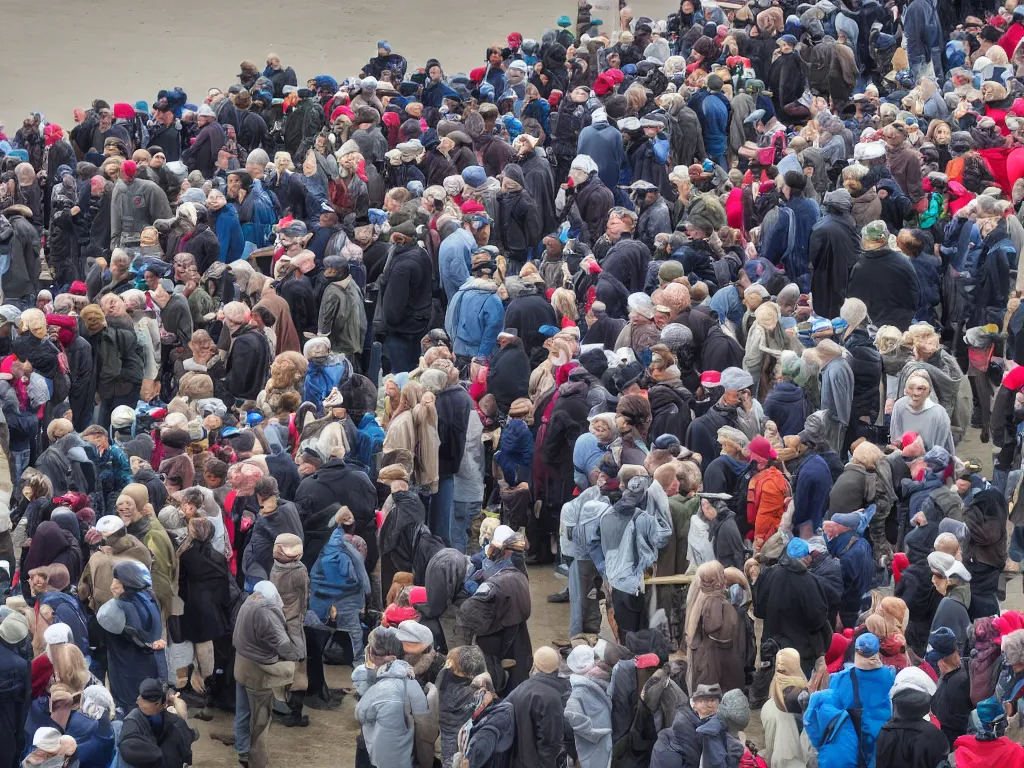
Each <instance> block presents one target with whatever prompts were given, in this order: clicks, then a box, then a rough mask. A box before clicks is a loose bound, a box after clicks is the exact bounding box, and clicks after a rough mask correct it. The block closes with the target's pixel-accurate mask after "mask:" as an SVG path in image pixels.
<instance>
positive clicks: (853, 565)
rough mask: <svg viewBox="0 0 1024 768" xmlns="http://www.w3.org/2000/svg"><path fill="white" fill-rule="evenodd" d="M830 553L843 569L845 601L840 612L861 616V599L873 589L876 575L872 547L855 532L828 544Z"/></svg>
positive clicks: (849, 532)
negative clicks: (872, 584)
mask: <svg viewBox="0 0 1024 768" xmlns="http://www.w3.org/2000/svg"><path fill="white" fill-rule="evenodd" d="M827 546H828V553H829V554H830V555H832V556H833V557H835V558H836V559H838V560H839V564H840V565H841V566H842V568H843V599H842V602H841V603H840V606H839V612H840V613H843V614H846V613H849V614H855V613H856V614H859V613H860V604H861V599H862V598H863V596H864V595H865V593H867V592H868V591H869V590H870V589H871V579H872V577H873V576H874V573H875V565H874V561H873V560H872V557H871V545H870V544H869V543H868V541H867V539H865V538H863V537H861V536H859V535H858V534H857V533H856V532H855V531H847V532H846V533H842V534H840V535H839V536H836V537H835V538H834V539H829V541H828V542H827Z"/></svg>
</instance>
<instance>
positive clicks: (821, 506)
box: [783, 453, 832, 647]
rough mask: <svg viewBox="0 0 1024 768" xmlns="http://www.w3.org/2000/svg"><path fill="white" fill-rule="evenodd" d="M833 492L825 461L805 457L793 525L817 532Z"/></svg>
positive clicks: (798, 475)
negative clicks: (808, 525) (805, 524)
mask: <svg viewBox="0 0 1024 768" xmlns="http://www.w3.org/2000/svg"><path fill="white" fill-rule="evenodd" d="M790 471H791V472H792V468H790ZM831 490H832V473H831V472H830V471H829V467H828V464H827V463H826V461H825V459H823V458H822V457H821V456H819V455H818V454H815V453H812V454H807V455H805V457H804V459H803V461H801V462H800V464H799V466H798V468H797V469H796V473H795V475H794V477H793V510H794V511H793V525H794V526H799V525H802V524H803V523H804V522H806V521H811V522H812V523H813V525H812V527H813V528H814V529H815V530H817V529H818V528H819V527H820V526H821V518H822V515H823V514H824V512H825V510H826V509H827V508H828V494H829V493H830V492H831ZM783 647H784V646H783Z"/></svg>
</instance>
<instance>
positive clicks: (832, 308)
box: [808, 209, 860, 317]
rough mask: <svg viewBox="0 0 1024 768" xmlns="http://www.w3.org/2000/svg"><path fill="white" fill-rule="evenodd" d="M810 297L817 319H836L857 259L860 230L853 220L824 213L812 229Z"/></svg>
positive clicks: (827, 212)
mask: <svg viewBox="0 0 1024 768" xmlns="http://www.w3.org/2000/svg"><path fill="white" fill-rule="evenodd" d="M808 254H809V255H810V261H809V265H810V268H811V293H812V294H813V296H814V304H815V307H814V311H815V312H816V313H818V315H819V316H820V317H838V316H839V309H840V307H842V306H843V301H845V299H846V292H847V286H848V285H849V282H850V269H851V267H852V266H853V265H854V264H856V263H857V259H858V257H859V256H860V230H859V229H858V227H857V224H856V223H855V222H854V220H853V217H852V216H851V215H850V214H848V213H845V214H837V213H833V212H831V211H828V210H827V209H826V213H825V216H823V217H822V218H821V220H820V221H818V223H816V224H815V225H814V226H813V227H812V229H811V239H810V241H809V244H808Z"/></svg>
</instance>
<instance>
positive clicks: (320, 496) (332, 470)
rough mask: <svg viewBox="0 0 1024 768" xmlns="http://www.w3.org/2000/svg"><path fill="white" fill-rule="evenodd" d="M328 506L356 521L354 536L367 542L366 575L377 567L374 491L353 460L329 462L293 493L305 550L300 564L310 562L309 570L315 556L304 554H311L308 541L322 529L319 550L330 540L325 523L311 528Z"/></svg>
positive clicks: (332, 460)
mask: <svg viewBox="0 0 1024 768" xmlns="http://www.w3.org/2000/svg"><path fill="white" fill-rule="evenodd" d="M331 505H341V506H345V507H348V508H349V509H350V510H352V516H353V517H354V518H355V521H356V530H355V532H356V533H357V534H358V535H359V536H362V537H363V539H365V540H366V570H367V572H368V573H369V572H370V571H372V570H373V569H374V567H375V566H376V565H377V552H378V550H377V513H376V509H377V491H376V489H375V488H374V486H373V483H372V482H371V481H370V478H369V477H368V476H367V474H366V471H365V470H364V469H363V468H362V467H361V466H360V464H359V463H358V462H356V461H354V460H352V459H331V460H330V461H328V462H327V463H326V464H324V465H323V466H322V467H320V469H318V470H317V471H316V472H314V473H313V474H311V475H309V477H306V478H303V480H302V482H301V483H299V489H298V490H297V491H296V492H295V506H296V508H298V510H299V518H300V519H301V520H302V525H303V530H304V531H305V535H306V546H307V550H306V551H304V552H303V558H302V561H303V562H304V563H305V562H306V561H307V560H309V567H312V564H313V563H315V562H316V555H314V556H313V557H312V559H310V558H308V557H307V554H310V549H311V544H312V541H311V538H313V537H315V536H316V531H317V530H320V529H321V528H322V529H323V530H321V531H320V532H321V533H326V538H323V537H322V536H321V538H322V541H320V542H319V547H320V549H322V548H323V545H324V543H325V542H326V541H327V538H330V529H329V527H328V525H329V524H328V523H327V521H326V520H325V521H324V523H323V525H322V526H315V525H311V524H310V521H311V520H313V519H314V518H316V517H317V516H318V513H320V512H322V511H323V510H325V509H327V508H328V507H330V506H331ZM316 554H317V555H319V549H316ZM389 586H390V584H389Z"/></svg>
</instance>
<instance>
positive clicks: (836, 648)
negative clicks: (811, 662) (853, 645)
mask: <svg viewBox="0 0 1024 768" xmlns="http://www.w3.org/2000/svg"><path fill="white" fill-rule="evenodd" d="M846 631H847V632H850V631H851V630H846ZM849 647H850V638H849V637H847V636H846V635H845V634H843V635H841V634H839V633H838V632H835V633H833V634H832V644H831V645H829V647H828V651H826V653H825V664H826V665H827V666H828V671H829V672H831V673H835V672H839V671H840V670H841V669H842V668H843V659H844V657H845V656H846V649H847V648H849Z"/></svg>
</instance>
